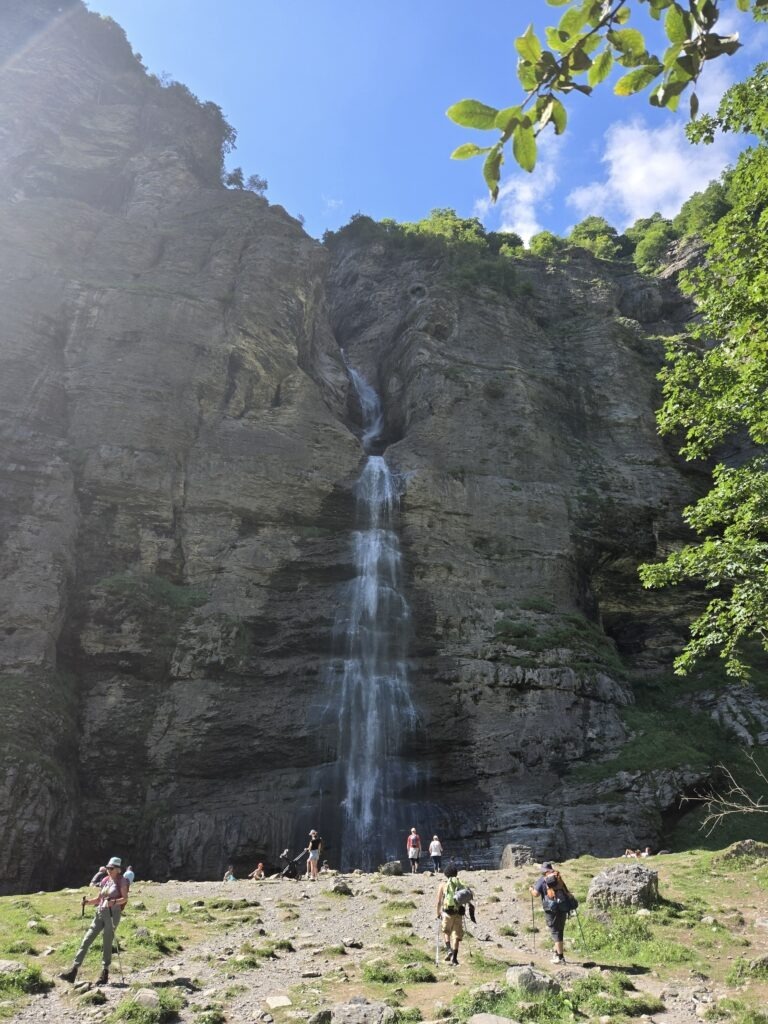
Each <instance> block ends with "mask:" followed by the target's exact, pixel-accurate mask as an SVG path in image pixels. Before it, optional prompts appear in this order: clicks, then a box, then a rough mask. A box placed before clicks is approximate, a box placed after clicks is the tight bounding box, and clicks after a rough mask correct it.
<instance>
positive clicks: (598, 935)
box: [573, 910, 695, 968]
mask: <svg viewBox="0 0 768 1024" xmlns="http://www.w3.org/2000/svg"><path fill="white" fill-rule="evenodd" d="M607 917H608V918H609V923H608V924H603V922H602V921H598V920H596V919H595V918H593V917H590V916H589V915H587V914H584V915H582V916H581V918H580V920H581V929H580V930H577V931H576V933H575V934H574V938H573V942H574V945H575V946H576V948H577V949H579V950H580V951H581V952H583V953H587V951H589V952H588V955H590V956H591V957H592V958H594V956H595V955H596V954H597V955H599V956H600V958H601V959H605V960H608V961H609V962H612V963H627V962H628V963H632V964H635V965H637V966H639V967H653V968H656V967H658V965H659V964H666V965H670V964H685V963H689V962H690V961H692V960H694V959H695V957H694V954H693V952H692V951H691V950H690V949H689V948H688V946H684V945H682V944H681V943H679V942H674V941H673V940H671V939H668V938H666V937H663V936H659V935H657V934H656V933H655V932H654V931H653V930H652V929H651V926H650V925H649V923H648V919H647V918H645V917H637V915H636V914H635V912H634V911H631V910H613V911H611V912H610V913H609V914H607ZM582 930H583V933H584V934H583V939H582Z"/></svg>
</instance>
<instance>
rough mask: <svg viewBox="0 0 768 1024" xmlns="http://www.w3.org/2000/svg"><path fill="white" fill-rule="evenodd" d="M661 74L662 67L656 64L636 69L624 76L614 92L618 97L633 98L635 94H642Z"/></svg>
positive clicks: (614, 88)
mask: <svg viewBox="0 0 768 1024" xmlns="http://www.w3.org/2000/svg"><path fill="white" fill-rule="evenodd" d="M660 73H661V67H660V66H658V67H657V66H656V65H655V64H652V65H650V66H647V67H642V68H635V70H634V71H630V72H629V74H628V75H622V77H621V78H620V79H619V80H618V82H617V83H616V85H615V86H614V87H613V91H614V92H615V93H616V95H617V96H632V95H634V93H636V92H641V91H642V90H643V89H645V88H646V87H647V86H649V85H650V84H651V82H652V81H653V80H654V78H658V76H659V74H660Z"/></svg>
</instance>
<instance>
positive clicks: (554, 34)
mask: <svg viewBox="0 0 768 1024" xmlns="http://www.w3.org/2000/svg"><path fill="white" fill-rule="evenodd" d="M544 35H545V36H546V37H547V46H548V47H549V48H550V49H551V50H554V51H555V52H556V53H563V52H564V51H565V50H567V49H569V47H570V46H571V37H570V36H569V35H566V34H565V33H564V32H558V30H557V29H556V28H552V26H551V25H550V26H549V28H546V29H544Z"/></svg>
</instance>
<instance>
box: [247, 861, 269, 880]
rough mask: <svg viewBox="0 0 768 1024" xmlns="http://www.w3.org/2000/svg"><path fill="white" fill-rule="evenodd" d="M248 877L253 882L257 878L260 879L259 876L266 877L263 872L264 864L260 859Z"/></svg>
mask: <svg viewBox="0 0 768 1024" xmlns="http://www.w3.org/2000/svg"><path fill="white" fill-rule="evenodd" d="M248 877H249V878H251V879H253V881H254V882H256V881H258V879H260V878H266V877H267V876H266V875H265V874H264V865H263V864H262V863H261V861H259V863H258V864H257V865H256V867H255V868H254V869H253V871H252V872H251V873H250V875H248Z"/></svg>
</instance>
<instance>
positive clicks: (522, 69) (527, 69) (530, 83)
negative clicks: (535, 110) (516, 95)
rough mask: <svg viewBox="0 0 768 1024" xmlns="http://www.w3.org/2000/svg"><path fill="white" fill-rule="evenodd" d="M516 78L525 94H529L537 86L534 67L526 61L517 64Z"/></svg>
mask: <svg viewBox="0 0 768 1024" xmlns="http://www.w3.org/2000/svg"><path fill="white" fill-rule="evenodd" d="M517 77H518V79H519V81H520V85H522V87H523V88H524V89H525V91H526V92H531V91H532V90H533V89H535V88H536V86H537V85H538V84H539V83H538V80H537V77H536V65H535V64H530V63H529V62H528V61H527V60H519V61H518V62H517Z"/></svg>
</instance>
